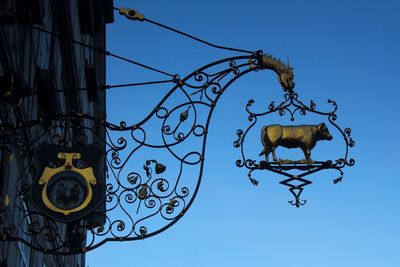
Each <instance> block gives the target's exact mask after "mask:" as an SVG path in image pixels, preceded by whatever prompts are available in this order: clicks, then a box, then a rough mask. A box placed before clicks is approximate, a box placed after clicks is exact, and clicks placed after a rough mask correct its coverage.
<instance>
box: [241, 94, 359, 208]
mask: <svg viewBox="0 0 400 267" xmlns="http://www.w3.org/2000/svg"><path fill="white" fill-rule="evenodd" d="M254 103H255V101H254V99H250V100H249V101H248V102H247V104H246V108H245V109H246V112H247V113H248V120H249V122H250V125H249V126H248V128H247V129H246V130H242V129H238V130H237V131H236V135H237V139H236V140H235V141H234V142H233V146H234V147H236V148H240V150H241V159H238V160H237V161H236V165H237V166H238V167H240V168H242V167H245V168H247V169H248V170H249V172H248V177H249V180H250V182H251V183H252V184H253V185H258V183H259V182H258V180H257V179H255V178H254V177H253V176H252V175H253V173H254V172H255V171H260V170H268V171H272V172H274V173H277V174H280V175H283V176H286V177H288V178H287V179H285V180H283V181H281V182H280V183H281V184H283V185H285V186H287V187H289V191H290V192H291V193H292V195H293V196H294V198H295V199H294V200H291V201H289V203H290V204H292V205H294V206H296V207H300V206H302V205H304V204H305V203H306V201H305V200H301V199H300V195H301V193H302V192H303V188H304V187H305V186H307V185H309V184H311V183H312V182H311V181H310V180H307V179H305V178H304V177H306V176H308V175H311V174H313V173H316V172H318V171H321V170H324V169H333V170H336V171H338V172H339V174H340V175H339V177H338V178H335V179H334V180H333V182H334V184H337V183H339V182H341V181H342V178H343V171H342V169H343V168H344V167H346V166H353V165H354V164H355V160H354V159H352V158H349V157H348V152H349V148H350V147H353V146H354V145H355V142H354V140H353V138H352V137H351V129H350V128H345V129H344V130H342V129H341V128H340V127H339V126H338V125H337V124H336V122H335V121H336V119H337V115H336V111H337V110H338V108H337V104H336V102H335V101H333V100H328V103H329V104H331V105H332V110H331V111H329V112H323V111H319V110H317V108H316V104H315V102H314V101H312V100H311V101H310V104H309V105H306V104H304V103H303V102H302V101H300V100H299V98H298V95H297V94H296V93H294V92H293V91H292V92H287V93H286V94H285V95H284V100H283V101H282V102H281V103H280V104H278V105H276V104H275V102H274V101H272V102H271V103H270V104H269V105H268V106H267V109H266V110H265V111H263V112H258V113H257V112H253V111H251V108H252V106H253V104H254ZM273 113H277V114H279V115H280V116H285V115H287V114H288V115H289V118H290V121H294V120H295V117H296V115H300V116H305V115H306V114H307V113H313V114H317V115H320V116H325V117H327V121H328V122H329V123H330V124H331V125H332V126H333V127H334V128H335V129H336V130H337V131H338V132H339V133H340V134H341V136H342V137H343V140H344V148H345V149H344V154H343V156H342V157H339V158H338V159H336V160H326V161H312V160H311V158H310V151H311V149H312V147H311V149H310V148H307V146H306V145H304V144H303V145H304V147H303V145H302V144H301V141H300V140H299V141H295V138H298V137H293V138H291V139H290V140H288V141H286V142H289V143H287V144H285V146H286V147H299V146H300V147H302V149H303V150H304V153H305V156H306V159H305V160H289V159H279V160H278V159H277V158H276V157H275V152H274V150H272V153H273V155H274V161H272V162H269V161H268V154H269V152H270V151H268V153H267V154H266V160H261V161H257V160H254V159H251V158H249V157H248V156H247V155H246V153H245V140H246V137H247V136H248V134H249V132H250V131H251V130H252V129H253V127H254V126H255V125H256V124H257V122H258V120H259V119H260V118H261V117H263V116H266V115H270V114H273ZM319 126H321V131H322V134H323V135H324V136H321V137H320V139H319V140H322V139H326V140H330V139H331V138H332V137H331V136H330V135H329V132H328V130H327V128H324V127H325V124H321V125H318V126H315V127H317V128H318V127H319ZM272 127H274V129H272V130H275V131H278V132H279V131H282V126H280V125H273V126H272ZM289 127H291V128H289V130H290V131H292V132H293V131H300V136H301V138H304V134H305V133H304V131H306V130H308V128H309V127H314V126H308V125H301V126H299V127H297V128H296V127H293V126H289ZM264 128H265V127H264ZM283 130H284V129H283ZM311 130H312V131H315V130H313V129H310V131H311ZM263 131H264V129H263ZM297 133H299V132H297ZM264 134H265V133H264ZM273 134H276V133H273ZM280 134H281V133H280ZM262 138H266V137H262ZM263 142H264V141H263ZM282 142H283V141H282ZM312 142H313V145H312V146H314V145H315V142H316V141H314V140H313V141H312ZM306 149H310V150H307V151H305V150H306ZM263 153H264V152H262V153H261V154H260V155H262V154H263ZM293 170H296V171H297V173H296V174H295V173H293V172H291V171H293ZM299 171H300V172H301V173H298V172H299Z"/></svg>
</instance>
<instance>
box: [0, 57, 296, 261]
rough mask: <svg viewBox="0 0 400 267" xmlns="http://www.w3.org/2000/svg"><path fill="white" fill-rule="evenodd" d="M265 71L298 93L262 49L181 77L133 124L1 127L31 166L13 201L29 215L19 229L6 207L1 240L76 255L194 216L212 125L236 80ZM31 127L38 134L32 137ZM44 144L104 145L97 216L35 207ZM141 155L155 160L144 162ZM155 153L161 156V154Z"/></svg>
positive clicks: (82, 118)
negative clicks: (68, 215) (61, 217)
mask: <svg viewBox="0 0 400 267" xmlns="http://www.w3.org/2000/svg"><path fill="white" fill-rule="evenodd" d="M263 69H270V70H273V71H275V72H276V73H277V74H278V76H279V81H280V82H281V84H282V86H283V87H284V90H285V91H289V92H290V91H291V90H292V86H293V85H294V83H293V72H292V69H291V68H290V67H289V66H286V65H284V64H283V63H282V62H280V61H278V60H276V59H274V58H272V57H270V56H268V55H263V54H262V52H260V51H258V52H255V53H254V54H251V55H247V56H238V57H231V58H226V59H222V60H219V61H216V62H213V63H211V64H208V65H206V66H204V67H202V68H199V69H198V70H195V71H194V72H192V73H191V74H189V75H188V76H187V77H185V78H183V79H180V78H179V77H178V76H176V77H175V78H174V79H173V80H172V81H171V82H173V83H174V84H173V87H172V89H171V90H170V91H169V92H168V93H167V94H166V95H165V96H164V97H163V99H162V100H161V101H160V102H159V103H158V104H157V105H156V106H155V107H154V109H153V110H152V111H151V112H150V113H149V114H148V115H147V116H145V117H144V119H143V120H141V121H139V122H137V123H134V124H127V123H126V122H125V121H121V122H119V123H111V122H108V121H106V116H105V115H104V114H100V115H99V116H98V117H94V116H92V115H90V114H84V113H79V112H66V113H60V114H54V115H50V114H48V115H42V116H40V117H39V118H37V119H35V120H31V121H19V120H15V121H10V122H7V123H5V122H2V123H1V124H0V129H2V132H4V133H5V135H7V136H8V137H10V138H12V139H13V140H14V143H15V144H16V149H17V150H18V151H19V153H20V154H21V155H24V157H25V159H26V160H27V163H26V164H27V167H26V168H25V169H24V171H22V172H21V174H20V176H19V178H18V179H17V182H16V192H17V193H16V194H15V196H13V199H14V203H15V208H16V209H18V210H19V211H20V212H21V213H24V214H26V216H24V218H23V219H21V220H20V222H19V224H17V225H20V229H19V230H21V231H18V230H16V229H15V228H12V227H10V225H9V222H8V221H7V220H6V217H7V214H8V213H9V211H8V209H9V208H7V207H6V208H3V209H0V234H1V236H0V237H1V239H2V240H5V241H20V242H22V243H24V244H26V245H27V246H29V247H31V248H33V249H36V250H39V251H42V252H44V253H51V254H60V255H72V254H77V253H83V252H87V251H90V250H93V249H95V248H97V247H99V246H101V245H103V244H105V243H106V242H109V241H127V240H139V239H143V238H148V237H151V236H154V235H156V234H158V233H161V232H162V231H165V230H166V229H168V228H169V227H171V226H172V225H174V224H175V223H176V222H177V221H178V220H179V219H180V218H181V217H182V216H183V215H184V214H185V213H186V212H187V211H188V209H189V208H190V206H191V204H192V203H193V201H194V199H195V197H196V194H197V192H198V190H199V186H200V183H201V179H202V173H203V166H204V158H205V149H206V138H207V134H208V129H209V123H210V119H211V116H212V113H213V111H214V108H215V106H216V105H217V102H218V100H219V99H220V97H221V96H222V94H223V93H224V92H225V91H226V90H227V89H228V88H229V86H230V85H231V84H232V83H233V82H235V81H236V80H237V79H239V78H240V77H242V76H244V75H246V74H248V73H251V72H253V71H258V70H263ZM173 99H183V100H181V102H179V103H175V102H174V101H172V100H173ZM154 129H158V130H157V131H154ZM3 130H4V131H3ZM28 130H30V132H35V133H37V134H35V135H34V136H31V137H30V138H26V136H27V134H26V132H27V131H28ZM104 133H105V135H104ZM41 142H50V143H52V144H53V145H54V146H57V147H60V148H71V147H74V146H86V145H90V144H92V143H98V144H100V145H101V146H102V147H104V150H105V155H106V156H105V164H104V165H105V166H104V170H105V172H106V175H105V177H106V178H105V180H104V181H103V183H102V184H103V185H104V189H105V196H104V199H103V201H102V203H100V204H99V206H98V208H97V209H96V210H95V211H94V212H92V213H91V214H89V215H88V216H85V217H82V218H80V219H79V220H77V221H74V222H71V223H68V224H67V223H63V222H60V221H57V220H55V219H53V218H50V217H48V216H47V215H46V214H43V213H42V212H40V211H37V210H35V209H34V208H33V205H32V201H31V199H30V198H29V194H28V192H29V191H30V190H31V186H32V179H31V178H32V177H31V176H32V172H33V170H34V163H33V160H32V156H31V155H32V150H33V149H34V148H35V147H36V146H37V145H38V144H39V143H41ZM241 142H242V140H241V141H239V143H238V145H241ZM143 151H145V154H146V155H151V157H150V158H148V159H144V160H143V161H140V160H139V155H140V153H142V152H143ZM155 151H157V152H158V151H160V153H159V154H157V155H158V156H155V153H153V152H155ZM161 152H162V153H161ZM49 164H52V166H53V165H54V166H58V165H59V164H60V163H58V162H57V161H55V160H53V161H52V162H51V163H49ZM79 164H81V165H82V166H84V164H85V162H84V161H83V162H81V163H79ZM247 164H248V165H249V166H251V164H250V163H247Z"/></svg>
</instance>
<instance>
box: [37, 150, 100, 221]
mask: <svg viewBox="0 0 400 267" xmlns="http://www.w3.org/2000/svg"><path fill="white" fill-rule="evenodd" d="M104 154H105V153H104V150H103V149H101V147H100V146H99V145H96V144H91V145H88V146H83V147H74V148H63V147H57V146H54V145H51V144H48V143H43V144H41V145H40V146H39V147H38V148H36V149H35V150H34V157H35V160H36V166H37V172H36V177H35V180H34V182H33V184H32V187H31V192H30V196H31V197H30V199H31V201H32V203H33V205H34V206H35V207H36V208H37V209H39V210H40V211H41V212H43V213H44V214H45V215H47V216H49V217H52V218H54V219H56V220H58V221H61V222H71V221H75V220H79V219H82V218H85V217H87V216H88V215H89V214H90V213H91V212H93V211H95V210H96V208H97V207H98V206H99V205H100V203H102V202H103V201H104V197H105V188H104V186H105V185H104V182H103V179H104Z"/></svg>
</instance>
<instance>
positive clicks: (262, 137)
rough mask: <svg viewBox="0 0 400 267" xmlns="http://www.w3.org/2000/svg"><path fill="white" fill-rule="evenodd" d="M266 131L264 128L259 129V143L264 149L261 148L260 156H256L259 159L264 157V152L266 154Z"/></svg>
mask: <svg viewBox="0 0 400 267" xmlns="http://www.w3.org/2000/svg"><path fill="white" fill-rule="evenodd" d="M266 131H267V127H266V126H264V127H262V129H261V143H262V144H263V147H264V148H263V150H261V152H260V155H258V156H259V157H261V156H262V155H265V154H266V152H267V144H266V142H265V136H266V134H267V132H266Z"/></svg>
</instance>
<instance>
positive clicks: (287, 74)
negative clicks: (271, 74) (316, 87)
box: [258, 54, 295, 93]
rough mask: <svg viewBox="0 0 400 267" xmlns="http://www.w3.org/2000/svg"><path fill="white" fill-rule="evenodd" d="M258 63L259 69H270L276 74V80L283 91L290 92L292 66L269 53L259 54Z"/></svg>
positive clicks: (291, 86)
mask: <svg viewBox="0 0 400 267" xmlns="http://www.w3.org/2000/svg"><path fill="white" fill-rule="evenodd" d="M258 64H259V67H260V68H261V69H270V70H273V71H275V72H276V74H278V80H279V83H280V84H281V86H282V87H283V89H284V91H285V92H289V93H292V92H293V88H294V85H295V83H294V81H293V79H294V74H293V68H292V67H291V66H290V64H285V63H283V62H282V61H280V60H279V59H276V58H274V57H273V56H271V55H263V54H259V59H258Z"/></svg>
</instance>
